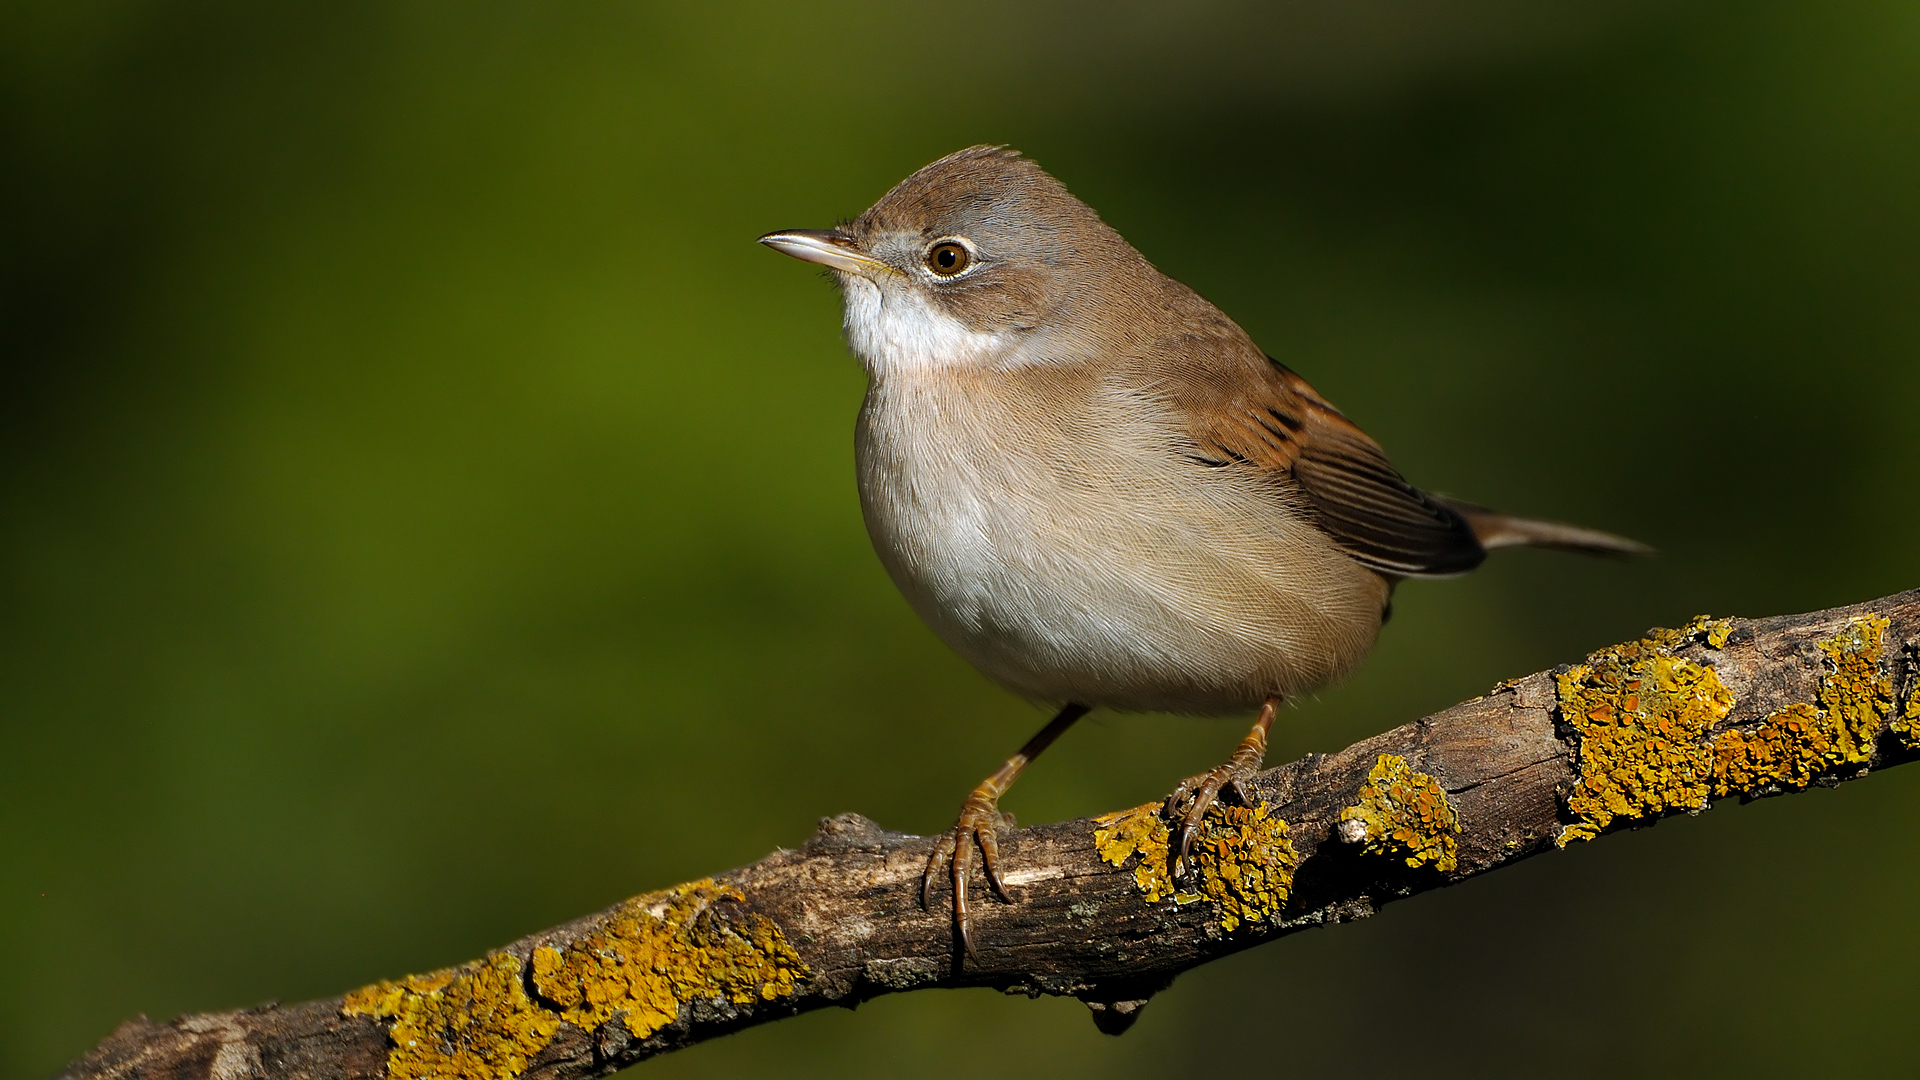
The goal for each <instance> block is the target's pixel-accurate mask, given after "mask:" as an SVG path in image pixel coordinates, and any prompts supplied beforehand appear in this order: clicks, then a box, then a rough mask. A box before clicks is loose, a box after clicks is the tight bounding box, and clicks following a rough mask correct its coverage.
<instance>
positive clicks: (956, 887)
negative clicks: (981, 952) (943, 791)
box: [920, 777, 1014, 956]
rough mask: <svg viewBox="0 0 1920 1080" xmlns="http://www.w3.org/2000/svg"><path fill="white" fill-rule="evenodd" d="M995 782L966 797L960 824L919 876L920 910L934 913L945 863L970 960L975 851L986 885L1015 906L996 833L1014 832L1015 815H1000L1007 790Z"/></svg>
mask: <svg viewBox="0 0 1920 1080" xmlns="http://www.w3.org/2000/svg"><path fill="white" fill-rule="evenodd" d="M994 779H997V777H996V778H994ZM994 779H988V780H985V781H982V782H981V784H980V786H979V787H977V788H974V789H973V793H972V794H970V795H968V796H967V801H966V802H964V803H962V804H961V806H960V818H959V820H957V821H955V822H954V825H953V830H952V831H951V832H949V833H947V834H946V835H945V836H943V837H941V838H940V842H939V843H938V844H936V845H934V848H933V854H931V855H929V856H928V857H927V869H926V872H925V873H923V874H922V875H921V876H920V906H921V907H923V908H926V909H928V910H932V908H933V881H934V877H935V876H936V875H937V874H938V873H939V871H940V865H941V863H942V862H945V863H946V866H947V872H948V877H949V878H950V879H951V880H952V882H953V926H954V929H955V930H957V931H958V932H959V934H960V944H961V945H962V946H963V947H964V948H965V949H966V950H967V955H968V956H974V955H976V954H975V953H974V951H973V926H972V924H971V923H970V922H969V920H968V918H967V876H968V875H969V874H970V873H971V872H972V871H973V850H974V848H975V847H978V848H979V849H980V866H981V869H982V870H983V871H985V872H986V876H987V884H988V885H989V886H991V887H992V888H993V891H994V893H995V894H996V895H998V896H999V897H1000V899H1002V900H1004V901H1006V902H1007V903H1009V904H1011V903H1013V898H1012V897H1010V896H1008V895H1007V886H1006V883H1005V882H1003V881H1002V880H1001V879H1000V837H999V834H998V832H997V830H998V829H1000V828H1006V829H1012V828H1013V827H1014V820H1013V815H1012V814H1003V813H1001V812H1000V795H1001V793H1002V791H1003V790H1004V789H1003V788H1001V787H1000V786H999V785H997V784H995V783H994Z"/></svg>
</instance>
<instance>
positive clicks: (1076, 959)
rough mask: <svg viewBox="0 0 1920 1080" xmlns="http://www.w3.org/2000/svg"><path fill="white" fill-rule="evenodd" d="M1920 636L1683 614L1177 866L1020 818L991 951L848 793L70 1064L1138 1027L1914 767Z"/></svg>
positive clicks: (1406, 731)
mask: <svg viewBox="0 0 1920 1080" xmlns="http://www.w3.org/2000/svg"><path fill="white" fill-rule="evenodd" d="M1916 637H1920V590H1916V591H1913V592H1907V593H1902V594H1900V595H1897V596H1892V597H1887V598H1885V599H1881V600H1876V601H1872V602H1869V603H1865V604H1860V605H1856V606H1854V607H1849V608H1839V609H1835V610H1832V611H1823V612H1818V613H1815V614H1811V615H1797V616H1786V617H1780V618H1773V619H1760V620H1751V621H1749V620H1744V619H1731V620H1721V621H1718V622H1715V621H1709V620H1706V619H1705V618H1702V619H1698V620H1695V621H1694V623H1692V624H1690V625H1689V626H1687V627H1685V628H1682V629H1680V630H1675V631H1654V632H1651V633H1650V634H1649V635H1648V636H1647V637H1646V638H1644V639H1642V640H1640V641H1636V642H1629V643H1627V644H1624V645H1619V646H1614V647H1613V648H1610V649H1604V650H1601V651H1600V652H1598V653H1595V654H1594V655H1593V656H1591V657H1589V658H1588V660H1587V661H1586V662H1585V663H1583V664H1578V665H1573V666H1571V667H1567V668H1560V669H1556V670H1555V671H1551V672H1541V673H1539V674H1535V675H1530V676H1528V677H1526V678H1524V679H1518V680H1515V681H1513V682H1510V683H1505V684H1502V685H1501V686H1499V687H1497V688H1495V690H1494V691H1493V692H1492V693H1491V694H1489V695H1487V696H1486V697H1482V698H1476V699H1475V700H1472V701H1468V702H1463V703H1461V704H1459V705H1456V706H1454V707H1453V708H1450V709H1447V710H1445V711H1444V712H1440V713H1437V714H1435V715H1433V716H1429V717H1427V718H1425V719H1423V720H1419V721H1416V722H1414V723H1411V724H1408V725H1406V726H1405V727H1401V728H1397V729H1395V730H1393V731H1389V732H1387V733H1386V734H1383V735H1379V736H1376V737H1375V738H1372V739H1369V740H1366V741H1365V742H1361V743H1358V744H1355V745H1353V746H1350V747H1348V748H1347V749H1345V750H1342V751H1340V752H1338V753H1335V754H1330V755H1319V754H1314V755H1309V756H1307V757H1305V758H1302V759H1300V760H1298V761H1294V762H1291V763H1289V764H1286V765H1282V766H1280V767H1279V768H1275V769H1270V770H1268V771H1266V772H1264V773H1262V774H1261V775H1260V776H1259V777H1258V778H1257V779H1256V780H1254V781H1253V782H1251V783H1250V784H1248V785H1247V790H1246V792H1245V799H1244V800H1242V801H1241V802H1240V803H1238V804H1235V803H1233V802H1232V801H1231V800H1223V802H1226V803H1227V805H1224V806H1222V807H1220V808H1218V809H1217V810H1215V811H1214V812H1213V813H1212V814H1210V815H1209V818H1208V823H1207V826H1206V828H1205V831H1204V834H1203V836H1202V839H1201V841H1200V842H1199V843H1197V844H1196V847H1197V848H1199V849H1200V851H1199V854H1198V855H1197V856H1196V858H1195V864H1196V867H1195V870H1194V872H1193V874H1192V876H1191V878H1190V879H1187V880H1182V881H1178V882H1176V881H1174V880H1173V879H1172V878H1171V877H1170V876H1169V874H1168V870H1167V865H1166V857H1167V853H1166V838H1167V829H1166V825H1165V823H1164V822H1163V821H1162V819H1161V818H1160V816H1159V813H1158V808H1157V807H1156V806H1153V805H1149V806H1146V807H1139V808H1135V809H1134V810H1131V811H1122V812H1120V813H1118V814H1110V815H1106V816H1104V817H1101V818H1093V819H1082V820H1079V821H1069V822H1063V823H1060V824H1056V825H1043V826H1040V827H1038V828H1031V829H1020V830H1018V831H1015V832H1013V833H1011V834H1010V835H1008V836H1006V837H1005V839H1003V840H1002V841H1001V858H1002V860H1003V862H1004V865H1005V867H1006V871H1007V873H1006V879H1007V883H1008V885H1009V886H1010V888H1011V889H1012V891H1013V892H1014V894H1015V896H1016V899H1017V900H1018V903H1016V904H1012V905H1008V904H1002V903H998V902H995V901H986V902H983V903H980V904H977V905H975V907H974V911H975V914H974V920H975V922H974V934H975V938H976V941H977V943H978V945H979V949H980V952H979V955H978V957H972V958H965V959H964V962H963V958H962V956H961V954H960V952H959V951H958V948H957V943H956V941H955V938H954V935H953V934H952V932H951V927H950V925H949V915H948V910H947V906H946V897H945V894H944V892H942V893H938V894H936V902H935V903H934V904H933V905H932V910H930V911H928V910H922V909H921V907H920V904H919V900H918V889H919V880H920V873H921V869H922V867H923V866H924V865H925V863H926V860H927V855H928V852H929V850H930V849H931V845H932V843H933V841H932V840H931V839H928V838H924V837H917V836H907V835H903V834H900V833H891V832H887V831H885V830H883V829H881V828H880V827H879V826H878V825H875V824H874V823H873V822H871V821H868V820H866V819H865V818H862V817H860V816H858V815H856V814H843V815H841V816H839V817H835V818H830V819H827V820H825V821H823V822H821V824H820V829H819V831H818V832H817V833H816V834H815V835H814V836H813V838H812V839H811V840H809V841H808V842H807V844H806V845H805V846H804V847H802V848H801V849H799V850H798V851H776V852H775V853H773V854H772V855H770V856H768V857H767V858H765V859H762V860H761V861H759V862H757V863H754V864H753V865H751V866H746V867H742V868H740V869H738V870H734V871H732V872H730V873H727V874H723V875H721V876H719V877H716V878H711V879H706V880H703V881H699V882H693V883H690V884H687V885H682V886H679V887H677V888H673V889H668V890H665V891H663V892H658V893H652V894H649V895H647V896H642V897H637V898H635V899H633V900H629V901H627V902H625V903H623V904H620V905H617V906H615V907H613V908H611V909H608V910H607V911H604V912H600V913H598V914H595V915H590V916H587V917H585V918H582V919H579V920H577V921H575V922H573V923H570V924H568V925H566V926H561V927H557V928H554V929H552V930H547V931H543V932H541V933H538V934H534V935H532V936H531V937H527V938H524V939H522V940H520V941H518V942H515V943H513V944H511V945H508V946H506V947H504V948H502V949H499V950H497V951H495V952H492V953H489V954H488V955H487V956H486V957H485V958H484V959H481V960H478V961H474V962H473V963H470V964H466V965H463V966H461V967H458V968H452V969H448V970H445V971H441V972H436V973H433V974H431V975H425V976H412V977H409V978H408V979H404V980H400V981H398V982H390V983H379V984H375V985H374V986H370V987H365V988H362V989H361V990H357V991H354V992H353V993H350V994H347V995H345V996H344V997H343V998H331V999H328V1000H326V1001H316V1002H308V1003H305V1004H299V1005H292V1006H279V1005H270V1006H265V1007H262V1008H257V1009H248V1010H243V1011H239V1012H229V1013H218V1014H205V1015H198V1016H188V1017H184V1018H182V1019H179V1020H176V1021H174V1022H172V1023H169V1024H154V1023H151V1022H149V1021H147V1020H146V1019H145V1018H144V1017H143V1018H139V1019H135V1020H131V1021H129V1022H127V1023H126V1024H124V1025H122V1026H121V1027H120V1029H119V1030H117V1031H115V1032H114V1033H113V1034H112V1035H111V1036H109V1037H108V1038H107V1039H106V1041H104V1042H102V1043H101V1044H100V1045H99V1046H98V1047H96V1048H95V1049H94V1050H93V1051H92V1052H91V1053H89V1054H87V1055H86V1056H85V1057H83V1058H81V1059H79V1060H78V1061H76V1062H74V1063H73V1064H72V1065H70V1066H69V1067H68V1068H67V1070H66V1072H64V1073H63V1074H62V1076H63V1077H66V1078H71V1080H81V1078H104V1077H178V1078H189V1077H208V1078H216V1077H217V1078H220V1080H237V1078H240V1077H300V1078H347V1077H380V1076H388V1077H393V1078H396V1080H399V1078H413V1077H426V1076H439V1077H459V1078H473V1080H507V1078H510V1077H514V1076H521V1075H525V1076H531V1077H542V1078H554V1080H560V1078H569V1080H570V1078H577V1077H591V1076H600V1075H603V1074H605V1073H609V1072H612V1071H613V1070H615V1069H618V1068H621V1067H623V1066H626V1065H630V1064H632V1063H634V1062H636V1061H640V1060H642V1059H644V1058H648V1057H651V1056H653V1055H655V1054H660V1053H664V1052H666V1051H669V1050H674V1049H678V1048H680V1047H683V1046H687V1045H690V1044H692V1043H695V1042H700V1041H702V1040H705V1039H711V1038H714V1037H716V1036H719V1035H724V1034H726V1033H728V1032H730V1031H733V1030H736V1029H738V1028H742V1027H747V1026H750V1025H753V1024H761V1023H766V1022H767V1021H770V1020H777V1019H780V1018H782V1017H786V1016H791V1015H794V1014H795V1013H799V1012H804V1011H807V1010H810V1009H817V1008H820V1007H822V1006H827V1005H847V1006H851V1005H853V1004H855V1003H857V1002H859V1001H862V1000H865V999H867V998H871V997H876V996H878V995H880V994H887V993H893V992H896V991H903V990H917V989H923V988H928V987H957V986H990V987H995V988H998V989H1001V990H1007V991H1025V992H1027V993H1031V994H1034V995H1039V994H1066V995H1072V996H1075V997H1078V998H1080V999H1081V1000H1082V1001H1085V1002H1086V1003H1087V1004H1088V1005H1089V1006H1090V1007H1091V1008H1092V1010H1093V1017H1094V1021H1095V1023H1097V1024H1098V1025H1099V1026H1100V1028H1101V1030H1103V1031H1108V1032H1112V1033H1115V1034H1118V1033H1119V1032H1121V1031H1123V1030H1125V1029H1126V1027H1127V1026H1128V1025H1129V1024H1131V1023H1132V1021H1133V1019H1134V1018H1135V1017H1136V1016H1137V1015H1138V1011H1139V1009H1140V1007H1141V1006H1143V1005H1145V1004H1146V1002H1147V999H1149V998H1150V997H1152V995H1153V994H1154V993H1155V992H1156V991H1158V990H1160V989H1162V988H1164V987H1165V986H1166V985H1167V984H1168V983H1169V982H1171V981H1172V979H1173V977H1174V976H1175V975H1177V974H1178V973H1180V972H1182V971H1185V970H1187V969H1188V968H1192V967H1195V966H1197V965H1199V964H1203V963H1205V962H1207V961H1208V960H1211V959H1214V958H1215V957H1219V956H1222V955H1225V954H1227V953H1231V952H1235V951H1238V950H1240V949H1245V948H1248V947H1249V946H1252V945H1256V944H1259V943H1261V942H1263V941H1268V940H1271V939H1273V938H1276V937H1280V936H1282V935H1285V934H1289V933H1292V932H1294V931H1296V930H1303V929H1306V928H1308V927H1312V926H1321V925H1328V924H1334V923H1341V922H1346V921H1349V920H1352V919H1358V918H1364V917H1365V916H1367V915H1370V914H1372V913H1373V912H1374V911H1375V910H1376V909H1378V908H1379V906H1380V905H1381V904H1384V903H1386V902H1388V901H1390V900H1393V899H1397V898H1399V897H1402V896H1410V895H1412V894H1414V893H1417V892H1421V891H1424V890H1427V889H1432V888H1438V887H1441V886H1444V885H1450V884H1453V883H1454V882H1458V881H1462V880H1464V879H1466V878H1469V877H1472V876H1474V875H1476V874H1481V873H1485V872H1486V871H1489V870H1493V869H1497V868H1499V867H1501V866H1505V865H1508V864H1510V863H1513V862H1515V861H1517V860H1519V859H1523V858H1527V857H1529V856H1532V855H1535V854H1538V853H1540V852H1543V851H1547V850H1550V849H1553V848H1554V847H1556V846H1565V845H1566V844H1567V843H1569V842H1578V841H1580V840H1584V839H1589V838H1592V837H1594V836H1597V835H1599V834H1601V833H1602V832H1605V831H1610V830H1613V829H1617V828H1621V827H1626V826H1631V825H1633V824H1642V823H1646V822H1649V821H1652V820H1654V819H1657V818H1659V817H1662V816H1666V815H1669V814H1674V813H1698V812H1699V811H1700V810H1701V809H1704V808H1705V807H1706V806H1708V805H1710V803H1711V801H1712V800H1713V799H1715V798H1719V797H1724V796H1729V795H1738V796H1740V797H1742V798H1743V799H1744V798H1754V797H1760V796H1766V795H1772V794H1780V793H1784V792H1790V791H1796V790H1802V789H1804V788H1806V787H1807V786H1809V785H1811V784H1834V783H1839V782H1841V781H1844V780H1852V779H1857V778H1859V777H1862V776H1865V775H1866V774H1867V772H1868V771H1869V770H1870V769H1872V768H1879V767H1885V766H1888V765H1894V764H1899V763H1902V762H1905V761H1908V760H1911V759H1912V758H1913V757H1915V756H1917V755H1916V753H1915V749H1916V746H1920V692H1916V689H1915V683H1916V678H1915V639H1916ZM977 888H980V890H981V892H982V893H983V894H984V887H983V886H978V887H977Z"/></svg>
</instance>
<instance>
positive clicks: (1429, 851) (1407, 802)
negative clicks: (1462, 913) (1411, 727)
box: [1340, 754, 1460, 873]
mask: <svg viewBox="0 0 1920 1080" xmlns="http://www.w3.org/2000/svg"><path fill="white" fill-rule="evenodd" d="M1340 820H1341V821H1358V822H1361V823H1363V824H1365V825H1366V827H1367V836H1366V847H1365V848H1364V849H1363V850H1364V851H1366V852H1367V853H1368V854H1369V855H1386V856H1390V857H1392V858H1398V859H1405V860H1406V863H1407V865H1408V866H1409V867H1420V866H1426V865H1428V864H1431V865H1432V866H1433V868H1434V869H1435V870H1439V871H1441V872H1442V873H1446V872H1450V871H1452V870H1453V869H1454V868H1455V867H1456V866H1457V865H1458V850H1459V847H1458V841H1457V839H1456V838H1457V837H1458V836H1459V834H1460V816H1459V815H1458V814H1457V813H1455V812H1454V809H1453V802H1452V801H1451V800H1449V799H1448V798H1447V792H1446V789H1444V788H1442V787H1441V786H1440V785H1439V784H1438V783H1436V782H1435V781H1434V779H1433V777H1431V776H1428V775H1427V774H1426V773H1418V772H1414V771H1413V770H1412V769H1411V768H1409V767H1408V766H1407V759H1406V758H1403V757H1401V756H1399V755H1398V754H1381V755H1380V757H1379V758H1378V759H1377V760H1375V761H1374V763H1373V771H1371V772H1369V773H1368V774H1367V782H1366V783H1365V784H1363V785H1361V787H1360V801H1359V802H1358V803H1356V804H1355V805H1353V806H1349V807H1347V808H1346V809H1345V810H1342V811H1340Z"/></svg>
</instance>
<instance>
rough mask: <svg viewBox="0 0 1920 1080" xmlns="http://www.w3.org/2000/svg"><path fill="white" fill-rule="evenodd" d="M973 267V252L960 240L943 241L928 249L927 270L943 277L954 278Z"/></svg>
mask: <svg viewBox="0 0 1920 1080" xmlns="http://www.w3.org/2000/svg"><path fill="white" fill-rule="evenodd" d="M972 265H973V252H971V251H968V250H967V245H965V244H963V243H961V242H960V241H958V240H942V241H940V242H939V243H937V244H935V245H933V246H932V247H930V248H928V249H927V269H929V270H931V271H933V272H934V273H936V274H938V275H940V276H941V277H953V276H954V275H956V274H959V273H962V272H964V271H965V270H966V268H967V267H969V266H972Z"/></svg>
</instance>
